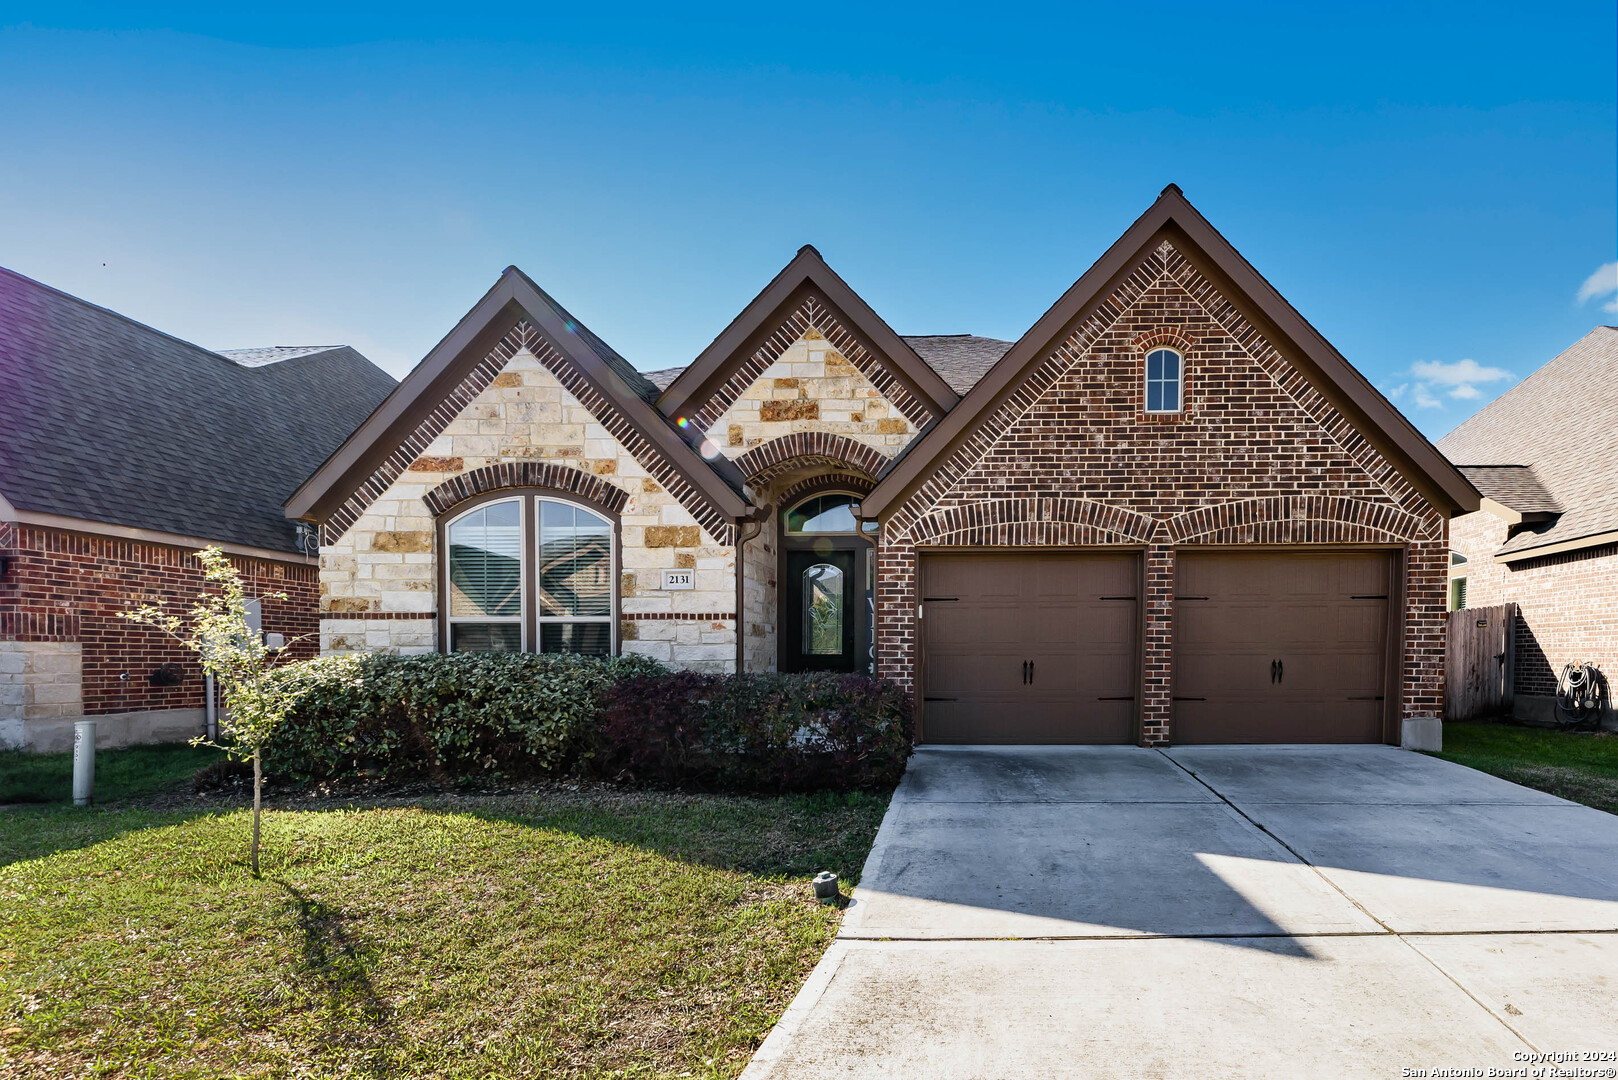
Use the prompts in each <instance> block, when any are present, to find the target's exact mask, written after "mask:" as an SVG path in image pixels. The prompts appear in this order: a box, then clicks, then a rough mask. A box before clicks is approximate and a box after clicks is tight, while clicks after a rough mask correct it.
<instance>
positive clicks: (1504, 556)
mask: <svg viewBox="0 0 1618 1080" xmlns="http://www.w3.org/2000/svg"><path fill="white" fill-rule="evenodd" d="M1608 544H1618V531H1613V532H1601V533H1591V534H1590V535H1589V536H1581V537H1579V538H1578V539H1577V540H1564V541H1562V542H1561V543H1559V544H1545V545H1543V546H1542V547H1531V548H1519V549H1518V550H1516V551H1498V552H1495V556H1494V561H1495V562H1497V563H1515V562H1524V561H1526V560H1528V559H1538V558H1543V557H1544V556H1546V555H1560V554H1562V553H1563V552H1567V551H1579V550H1581V549H1583V548H1594V547H1606V546H1607V545H1608Z"/></svg>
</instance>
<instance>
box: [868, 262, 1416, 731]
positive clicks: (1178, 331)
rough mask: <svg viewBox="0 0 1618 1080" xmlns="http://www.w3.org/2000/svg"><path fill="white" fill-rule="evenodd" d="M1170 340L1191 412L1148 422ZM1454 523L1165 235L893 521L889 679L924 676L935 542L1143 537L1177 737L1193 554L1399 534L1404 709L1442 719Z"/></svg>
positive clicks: (1161, 686) (1154, 648)
mask: <svg viewBox="0 0 1618 1080" xmlns="http://www.w3.org/2000/svg"><path fill="white" fill-rule="evenodd" d="M1160 344H1168V345H1172V346H1174V347H1176V348H1178V349H1180V350H1181V351H1182V352H1183V354H1184V355H1185V397H1184V405H1185V407H1184V409H1183V411H1182V412H1180V413H1176V414H1166V415H1149V414H1147V413H1145V411H1144V401H1143V398H1144V389H1145V387H1144V384H1145V378H1144V370H1143V364H1144V356H1145V353H1146V351H1147V350H1149V349H1150V348H1152V347H1154V346H1157V345H1160ZM1446 531H1447V520H1446V518H1445V516H1444V515H1443V513H1441V512H1440V511H1438V510H1437V509H1435V508H1434V507H1432V506H1431V505H1429V504H1428V503H1427V501H1426V500H1425V499H1424V497H1423V496H1422V495H1421V494H1420V493H1419V492H1418V491H1417V490H1416V489H1415V488H1414V487H1413V486H1412V485H1411V484H1410V483H1409V482H1408V481H1407V480H1406V479H1405V478H1404V477H1403V476H1401V475H1400V474H1399V473H1398V472H1397V471H1396V470H1395V469H1394V468H1393V467H1392V466H1391V465H1390V464H1389V463H1388V462H1387V461H1386V460H1384V459H1382V458H1381V457H1380V455H1378V454H1377V453H1376V451H1375V450H1374V448H1373V447H1371V445H1370V444H1369V443H1368V442H1367V441H1366V439H1365V438H1364V437H1363V436H1361V435H1360V434H1359V432H1358V431H1357V430H1356V429H1355V428H1354V427H1353V426H1352V424H1351V423H1350V422H1349V420H1348V419H1347V418H1346V417H1344V416H1343V415H1341V414H1340V413H1338V412H1337V411H1336V410H1335V408H1333V406H1332V405H1331V403H1330V401H1329V400H1328V399H1327V398H1326V397H1325V396H1324V395H1322V394H1321V393H1320V392H1319V391H1318V390H1316V389H1315V388H1314V386H1313V385H1312V384H1311V383H1309V382H1308V380H1307V379H1305V378H1304V377H1303V376H1302V375H1301V374H1300V373H1299V372H1298V371H1297V370H1296V369H1295V368H1293V367H1292V366H1291V365H1290V364H1289V363H1288V361H1287V360H1286V358H1285V357H1284V356H1283V355H1282V354H1281V353H1280V351H1279V350H1278V349H1277V348H1276V347H1275V346H1274V345H1273V344H1272V343H1270V342H1269V341H1268V340H1266V339H1265V338H1264V337H1263V335H1262V334H1260V333H1259V332H1258V330H1257V328H1256V327H1255V326H1253V325H1252V324H1251V323H1250V322H1248V320H1247V319H1246V318H1245V316H1243V314H1242V313H1241V311H1240V310H1239V309H1238V308H1237V307H1236V306H1235V305H1234V304H1233V303H1231V301H1230V300H1229V299H1227V298H1226V297H1225V296H1223V295H1221V294H1220V292H1219V291H1218V289H1217V288H1216V287H1215V286H1214V284H1213V283H1212V282H1211V281H1210V280H1208V279H1207V278H1206V277H1204V276H1203V275H1202V274H1201V273H1200V272H1199V271H1198V270H1197V269H1196V267H1195V266H1193V265H1192V264H1191V263H1190V262H1188V261H1187V260H1186V259H1185V258H1184V256H1183V255H1182V254H1181V253H1179V252H1178V251H1176V250H1175V249H1174V247H1173V246H1172V245H1170V244H1167V243H1165V244H1163V245H1161V246H1160V247H1159V248H1158V249H1156V250H1155V251H1154V252H1152V253H1149V254H1148V255H1147V256H1146V257H1145V258H1144V259H1143V260H1142V262H1141V263H1140V264H1138V265H1137V266H1136V267H1135V268H1134V270H1133V271H1132V272H1131V273H1130V274H1128V275H1127V276H1126V277H1125V278H1124V279H1123V280H1122V282H1121V283H1120V285H1119V286H1118V287H1117V289H1116V290H1115V291H1114V293H1113V294H1112V295H1111V296H1110V297H1107V298H1105V299H1104V301H1103V302H1102V303H1101V304H1100V305H1099V306H1098V308H1097V309H1096V310H1095V312H1094V314H1093V315H1092V316H1090V317H1089V318H1088V319H1087V320H1086V321H1085V322H1084V323H1082V324H1080V325H1079V326H1078V327H1077V328H1076V329H1075V330H1074V331H1073V332H1072V334H1071V335H1070V336H1069V337H1068V338H1067V339H1066V340H1063V341H1061V342H1059V343H1057V344H1056V345H1055V346H1054V347H1053V348H1052V349H1051V351H1050V352H1049V353H1048V354H1047V356H1046V357H1045V358H1044V360H1043V361H1042V363H1041V364H1040V365H1039V366H1038V367H1037V368H1036V369H1035V370H1034V371H1033V372H1032V373H1031V375H1030V377H1029V378H1028V379H1027V380H1026V381H1025V382H1024V383H1023V384H1022V385H1021V386H1019V387H1018V388H1017V389H1016V390H1015V391H1014V392H1013V393H1012V394H1011V395H1010V396H1009V397H1008V398H1007V400H1006V401H1005V402H1004V403H1003V404H1001V405H1000V406H997V407H996V409H994V410H992V411H991V412H990V413H989V414H988V415H987V416H986V417H985V418H983V419H982V421H981V422H980V424H979V426H978V428H977V429H976V431H975V433H974V434H973V435H972V436H971V437H970V438H968V439H967V440H966V441H965V442H964V443H963V444H962V446H961V447H960V448H959V449H958V450H957V451H956V452H955V453H954V454H953V455H952V456H951V457H950V458H949V459H948V460H946V461H945V462H943V463H942V464H941V466H940V467H939V468H938V470H937V471H936V472H935V473H934V474H933V475H932V476H931V478H930V479H929V480H927V481H926V482H925V483H924V484H923V485H922V486H921V487H920V488H918V489H917V490H916V492H915V493H914V494H913V495H912V496H911V497H910V498H909V499H908V500H907V501H906V502H905V503H904V504H903V505H901V506H899V507H897V508H896V509H895V510H894V511H893V513H891V514H890V516H889V518H888V519H887V520H886V521H885V522H884V523H883V529H882V535H881V550H880V552H879V556H878V558H879V564H878V584H877V592H878V599H877V621H878V629H877V635H878V658H877V659H878V673H879V674H880V675H882V676H883V677H886V678H889V679H893V680H895V681H897V682H899V683H901V684H903V685H905V686H907V687H911V682H912V679H913V672H914V665H915V659H916V627H915V610H916V567H917V558H918V554H919V552H921V551H923V550H925V549H926V548H928V547H932V546H954V547H960V546H968V547H972V546H982V547H985V548H992V547H997V546H1015V547H1039V546H1068V547H1071V546H1082V545H1090V544H1115V545H1126V546H1130V547H1136V548H1138V549H1139V550H1141V551H1142V552H1143V553H1144V557H1145V560H1146V574H1147V582H1146V594H1145V595H1144V597H1143V600H1144V603H1143V617H1144V619H1145V620H1146V623H1145V628H1144V629H1145V635H1144V637H1145V651H1144V655H1143V656H1142V658H1141V663H1142V691H1143V693H1142V700H1141V705H1140V707H1141V720H1142V727H1143V734H1142V740H1143V741H1144V742H1147V743H1163V742H1171V741H1172V739H1173V731H1172V712H1173V706H1172V694H1171V690H1172V684H1173V640H1174V628H1173V610H1174V605H1173V586H1174V566H1175V556H1176V553H1177V551H1179V550H1181V549H1182V548H1184V547H1186V546H1188V545H1202V544H1332V545H1351V544H1377V545H1383V546H1386V545H1400V546H1402V547H1403V548H1404V560H1403V562H1404V565H1405V567H1406V580H1405V586H1406V598H1405V599H1406V608H1405V613H1404V615H1405V619H1404V624H1405V646H1404V653H1403V656H1402V657H1401V658H1400V659H1401V664H1402V667H1403V669H1404V683H1405V696H1404V700H1403V705H1402V709H1403V716H1404V717H1413V716H1421V715H1428V716H1431V715H1441V714H1442V711H1443V679H1444V651H1445V635H1446V624H1445V612H1444V608H1445V588H1446V566H1447V559H1448V547H1447V538H1446ZM911 688H912V689H914V688H913V687H911Z"/></svg>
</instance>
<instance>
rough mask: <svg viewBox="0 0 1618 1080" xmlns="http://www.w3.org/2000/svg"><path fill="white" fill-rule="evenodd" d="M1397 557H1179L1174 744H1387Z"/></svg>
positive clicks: (1194, 554)
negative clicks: (1391, 591)
mask: <svg viewBox="0 0 1618 1080" xmlns="http://www.w3.org/2000/svg"><path fill="white" fill-rule="evenodd" d="M1392 567H1393V560H1392V556H1391V555H1389V554H1388V553H1386V552H1365V553H1359V552H1354V553H1326V552H1320V553H1309V554H1291V553H1273V552H1254V553H1235V552H1217V553H1216V552H1203V553H1198V552H1185V551H1181V552H1179V553H1178V554H1177V556H1176V559H1175V589H1174V720H1173V728H1172V730H1171V733H1170V737H1171V738H1172V739H1173V741H1174V742H1175V743H1264V742H1269V743H1276V742H1279V743H1289V742H1381V741H1382V716H1383V695H1384V694H1385V693H1386V680H1387V652H1388V649H1387V641H1388V637H1387V634H1388V596H1389V584H1390V581H1391V577H1392Z"/></svg>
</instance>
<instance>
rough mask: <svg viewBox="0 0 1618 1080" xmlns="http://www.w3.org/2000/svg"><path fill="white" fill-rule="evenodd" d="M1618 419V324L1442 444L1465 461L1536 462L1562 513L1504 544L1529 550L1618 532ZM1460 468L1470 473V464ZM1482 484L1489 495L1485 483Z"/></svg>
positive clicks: (1577, 345) (1583, 341)
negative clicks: (1615, 418)
mask: <svg viewBox="0 0 1618 1080" xmlns="http://www.w3.org/2000/svg"><path fill="white" fill-rule="evenodd" d="M1614 416H1618V327H1612V326H1598V327H1596V328H1595V329H1594V330H1592V331H1590V332H1589V333H1588V334H1586V335H1585V336H1584V337H1582V338H1580V339H1579V340H1578V341H1576V342H1574V343H1573V345H1572V346H1570V347H1569V348H1568V349H1566V350H1565V351H1564V352H1562V353H1561V354H1560V355H1559V356H1557V357H1556V358H1555V359H1553V360H1551V361H1550V362H1549V363H1547V364H1546V365H1545V366H1544V367H1542V368H1540V369H1539V370H1538V371H1536V372H1534V373H1533V374H1532V375H1530V376H1528V378H1526V379H1524V380H1523V381H1522V382H1520V383H1518V384H1517V385H1516V386H1514V387H1512V388H1511V389H1510V390H1508V391H1506V392H1505V393H1504V394H1501V395H1500V396H1499V397H1498V398H1496V399H1495V400H1494V401H1493V402H1491V403H1490V404H1489V405H1487V406H1486V407H1484V408H1483V409H1481V410H1479V411H1478V412H1477V414H1476V415H1474V416H1472V417H1471V418H1470V419H1469V420H1467V421H1466V422H1465V423H1463V424H1462V425H1461V426H1460V427H1458V428H1456V429H1455V430H1454V431H1452V432H1450V433H1449V434H1448V435H1446V436H1444V437H1443V438H1442V439H1440V440H1439V441H1438V448H1439V449H1440V450H1442V451H1443V452H1444V454H1445V455H1446V456H1447V457H1448V458H1449V459H1450V460H1451V461H1454V462H1458V463H1462V464H1464V465H1467V466H1472V465H1495V464H1512V465H1531V466H1533V474H1534V477H1535V478H1536V479H1537V480H1538V481H1539V482H1540V484H1541V485H1542V486H1543V488H1544V489H1545V490H1546V492H1547V493H1548V494H1549V495H1550V497H1551V498H1552V499H1553V500H1554V502H1555V503H1556V505H1557V506H1558V507H1559V508H1560V509H1561V511H1562V512H1561V514H1560V516H1558V517H1557V518H1556V519H1555V520H1554V521H1551V522H1548V523H1546V524H1544V525H1540V526H1535V527H1533V528H1527V529H1524V530H1522V531H1521V532H1518V533H1517V534H1516V535H1515V536H1513V537H1512V538H1511V539H1510V540H1508V541H1507V542H1506V545H1505V547H1503V548H1501V552H1502V553H1511V552H1518V551H1528V550H1531V549H1533V548H1538V547H1546V546H1549V545H1551V544H1562V543H1566V542H1568V541H1571V540H1581V539H1583V538H1585V537H1589V536H1595V535H1597V534H1600V533H1609V532H1618V423H1614V422H1613V417H1614ZM1462 471H1463V472H1466V473H1467V475H1468V477H1469V478H1470V477H1471V471H1470V469H1469V468H1463V469H1462ZM1473 482H1474V483H1477V481H1476V480H1475V479H1474V480H1473ZM1478 489H1479V490H1480V491H1482V492H1483V493H1484V494H1485V495H1488V494H1489V492H1488V491H1487V490H1486V489H1485V488H1484V487H1483V486H1482V485H1481V484H1478ZM1490 497H1491V498H1493V497H1494V496H1492V495H1491V496H1490ZM1500 501H1502V502H1505V501H1506V500H1500ZM1506 505H1507V506H1511V507H1512V508H1513V509H1518V510H1521V509H1523V508H1522V507H1518V506H1515V505H1514V504H1512V503H1510V502H1506Z"/></svg>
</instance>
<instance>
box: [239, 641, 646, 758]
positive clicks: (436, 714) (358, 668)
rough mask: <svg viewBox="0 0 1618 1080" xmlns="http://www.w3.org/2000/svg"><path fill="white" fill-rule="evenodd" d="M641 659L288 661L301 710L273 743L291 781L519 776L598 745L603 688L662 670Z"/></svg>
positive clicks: (269, 754) (270, 754)
mask: <svg viewBox="0 0 1618 1080" xmlns="http://www.w3.org/2000/svg"><path fill="white" fill-rule="evenodd" d="M662 670H663V668H662V667H661V666H660V665H659V664H657V663H656V662H654V661H651V660H647V659H646V658H644V657H640V656H624V657H618V658H615V659H611V660H600V659H595V658H592V657H584V656H565V655H538V654H535V653H434V654H428V655H423V656H397V655H393V654H388V653H360V654H355V655H350V656H327V657H321V658H319V659H315V660H305V661H302V662H299V663H295V664H288V665H287V666H286V667H284V668H281V669H280V670H279V671H278V672H277V673H276V677H277V678H279V679H285V680H289V681H291V682H293V683H294V684H295V685H296V686H297V687H298V692H299V701H298V705H297V708H296V709H295V710H294V711H293V713H292V715H291V716H289V717H288V718H287V722H286V724H285V726H283V727H282V728H281V730H280V731H279V732H278V733H277V734H276V737H275V738H274V739H273V740H272V741H271V743H270V745H268V746H267V747H266V748H265V753H264V765H265V769H266V770H267V771H268V772H269V773H270V774H271V775H274V776H278V777H283V778H287V779H292V780H316V779H331V778H335V777H344V776H356V775H359V774H361V773H365V774H367V775H373V776H433V777H438V778H445V777H450V776H462V777H465V776H477V775H498V776H521V775H533V774H538V773H550V772H557V771H561V770H563V769H566V768H568V767H570V766H574V765H577V764H580V763H581V762H587V761H588V760H589V759H590V758H591V757H592V756H593V755H594V754H596V753H597V752H598V751H599V732H600V725H601V705H602V695H603V694H604V693H605V691H606V689H607V688H608V687H609V686H610V685H612V684H613V683H614V682H616V681H618V680H620V679H625V678H630V677H634V676H644V675H649V674H651V673H652V672H656V671H662Z"/></svg>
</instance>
